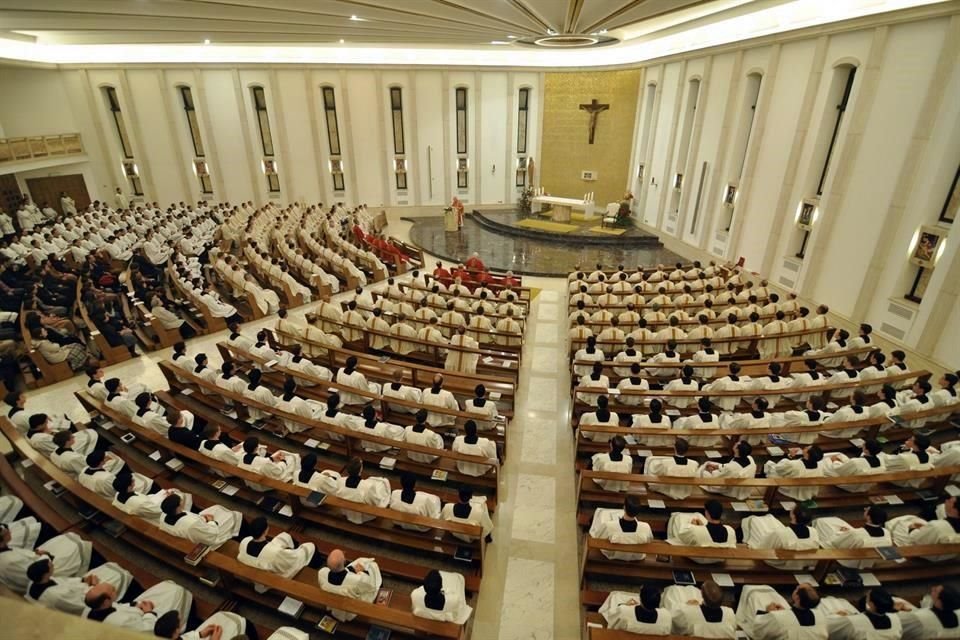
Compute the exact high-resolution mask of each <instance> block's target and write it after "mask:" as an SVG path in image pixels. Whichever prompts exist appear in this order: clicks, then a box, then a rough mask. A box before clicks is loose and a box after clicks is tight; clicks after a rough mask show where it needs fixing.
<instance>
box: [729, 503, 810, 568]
mask: <svg viewBox="0 0 960 640" xmlns="http://www.w3.org/2000/svg"><path fill="white" fill-rule="evenodd" d="M810 522H811V517H810V512H809V511H808V510H807V509H805V508H803V507H799V506H798V507H795V508H794V509H792V510H791V511H790V522H789V524H783V523H782V522H780V521H779V520H777V518H776V516H774V515H773V514H771V513H768V514H765V515H762V516H747V517H746V518H744V519H743V520H742V521H741V523H740V527H741V529H742V530H743V542H744V543H745V544H746V545H747V546H748V547H750V548H751V549H789V550H791V551H799V550H806V549H819V548H820V537H819V536H818V535H817V531H816V529H814V528H812V527H811V526H810ZM765 562H766V563H767V564H769V565H770V566H771V567H776V568H778V569H784V570H786V571H802V570H804V569H807V568H809V567H812V566H814V565H815V564H816V561H812V560H766V561H765Z"/></svg>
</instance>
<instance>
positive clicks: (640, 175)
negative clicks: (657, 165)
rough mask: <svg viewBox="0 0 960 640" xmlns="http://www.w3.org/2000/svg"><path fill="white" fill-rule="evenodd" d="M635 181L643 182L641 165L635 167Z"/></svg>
mask: <svg viewBox="0 0 960 640" xmlns="http://www.w3.org/2000/svg"><path fill="white" fill-rule="evenodd" d="M637 180H643V163H642V162H641V163H640V164H639V165H638V166H637Z"/></svg>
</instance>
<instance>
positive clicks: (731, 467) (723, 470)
mask: <svg viewBox="0 0 960 640" xmlns="http://www.w3.org/2000/svg"><path fill="white" fill-rule="evenodd" d="M747 462H748V464H747V465H746V466H742V465H741V464H740V463H739V462H737V461H736V460H731V461H730V462H727V463H724V464H720V467H719V468H718V469H717V470H716V471H708V470H707V464H709V463H704V464H702V465H700V468H699V469H697V476H699V477H701V478H730V479H737V478H754V477H756V475H757V463H756V462H754V460H753V456H748V457H747ZM700 488H701V489H703V490H704V491H706V492H708V493H721V494H723V495H725V496H730V497H731V498H736V499H737V500H745V499H746V498H749V497H750V496H751V495H753V493H754V492H755V491H756V489H757V487H728V486H723V485H712V486H707V485H704V486H701V487H700Z"/></svg>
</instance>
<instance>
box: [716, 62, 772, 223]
mask: <svg viewBox="0 0 960 640" xmlns="http://www.w3.org/2000/svg"><path fill="white" fill-rule="evenodd" d="M762 83H763V76H762V75H760V74H759V73H751V74H750V75H748V76H747V84H746V88H745V90H744V96H743V103H742V104H743V107H742V111H741V112H740V129H739V132H738V134H737V139H736V141H735V145H736V147H735V148H734V154H735V155H734V156H733V157H734V158H735V160H734V161H735V162H736V163H737V164H736V165H734V171H733V175H734V176H736V177H735V178H734V181H735V183H736V184H737V188H738V189H739V190H740V191H742V190H743V189H744V179H743V178H744V176H743V170H744V168H745V167H746V164H747V153H748V152H749V151H750V141H751V139H752V136H753V123H754V120H755V119H756V115H757V104H759V102H760V85H761V84H762ZM727 211H728V212H729V217H728V218H727V226H726V229H725V230H726V231H730V227H731V226H733V214H734V207H732V206H731V207H727Z"/></svg>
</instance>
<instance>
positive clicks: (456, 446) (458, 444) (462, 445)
mask: <svg viewBox="0 0 960 640" xmlns="http://www.w3.org/2000/svg"><path fill="white" fill-rule="evenodd" d="M463 428H464V432H465V433H464V435H461V436H457V437H456V438H454V439H453V444H452V445H451V447H450V449H451V451H454V452H456V453H462V454H464V455H469V456H476V457H477V458H483V459H485V460H488V461H490V462H497V461H498V457H497V445H496V443H495V442H494V441H493V440H490V439H489V438H481V437H480V436H478V435H477V423H476V421H474V420H467V421H466V423H464V425H463ZM493 468H494V465H490V464H479V463H476V462H468V461H466V460H457V470H458V471H459V472H460V473H462V474H464V475H468V476H477V477H478V476H482V475H486V474H487V473H488V472H489V471H490V470H491V469H493Z"/></svg>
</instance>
